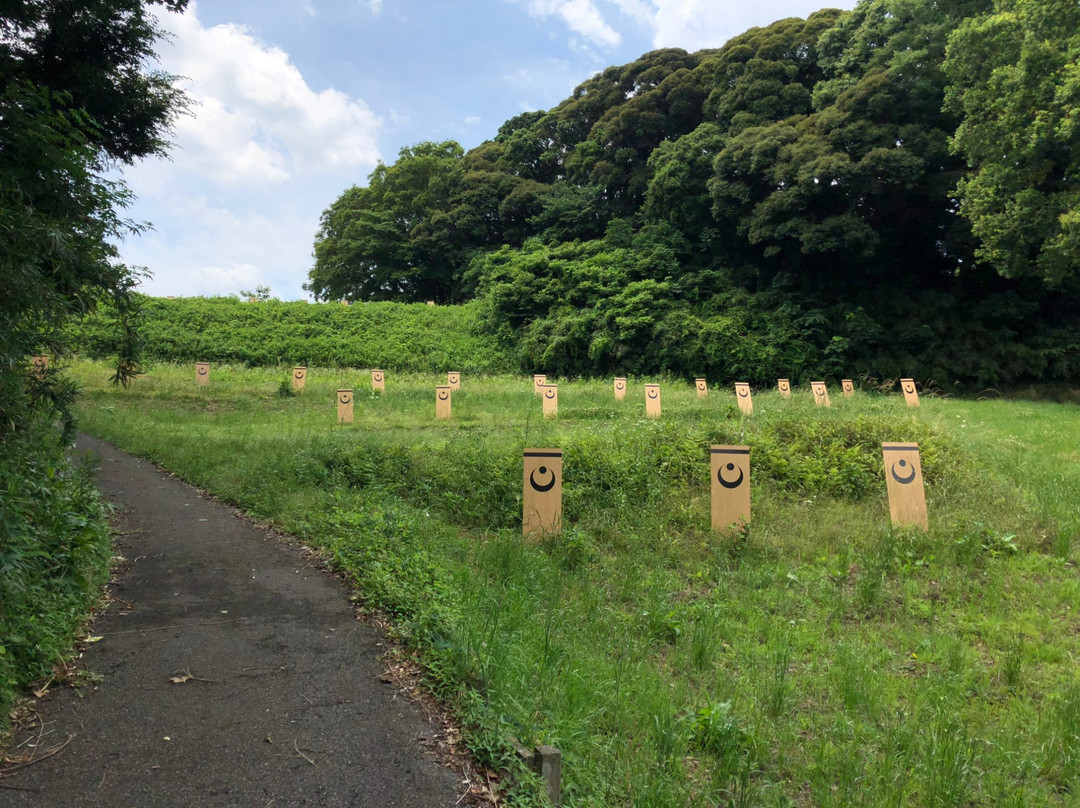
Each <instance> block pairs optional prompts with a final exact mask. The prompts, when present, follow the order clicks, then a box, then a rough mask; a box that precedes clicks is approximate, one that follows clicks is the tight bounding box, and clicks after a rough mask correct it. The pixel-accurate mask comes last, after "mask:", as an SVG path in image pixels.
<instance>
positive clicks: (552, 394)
mask: <svg viewBox="0 0 1080 808" xmlns="http://www.w3.org/2000/svg"><path fill="white" fill-rule="evenodd" d="M544 398H555V391H554V390H552V389H551V388H550V387H549V388H547V389H546V390H544Z"/></svg>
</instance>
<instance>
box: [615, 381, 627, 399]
mask: <svg viewBox="0 0 1080 808" xmlns="http://www.w3.org/2000/svg"><path fill="white" fill-rule="evenodd" d="M625 398H626V377H625V376H616V377H615V400H616V401H622V400H624V399H625Z"/></svg>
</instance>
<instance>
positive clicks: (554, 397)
mask: <svg viewBox="0 0 1080 808" xmlns="http://www.w3.org/2000/svg"><path fill="white" fill-rule="evenodd" d="M540 395H541V398H543V400H544V417H545V418H554V417H555V416H557V415H558V414H559V386H558V385H557V384H545V385H544V391H543V393H541V394H540Z"/></svg>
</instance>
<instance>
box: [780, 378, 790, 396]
mask: <svg viewBox="0 0 1080 808" xmlns="http://www.w3.org/2000/svg"><path fill="white" fill-rule="evenodd" d="M776 389H777V390H779V391H780V395H782V396H783V397H784V398H791V381H790V380H789V379H777V380H776Z"/></svg>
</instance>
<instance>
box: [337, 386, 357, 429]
mask: <svg viewBox="0 0 1080 808" xmlns="http://www.w3.org/2000/svg"><path fill="white" fill-rule="evenodd" d="M352 405H353V394H352V388H351V387H349V388H345V389H342V390H338V391H337V420H338V423H339V424H351V423H352Z"/></svg>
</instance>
